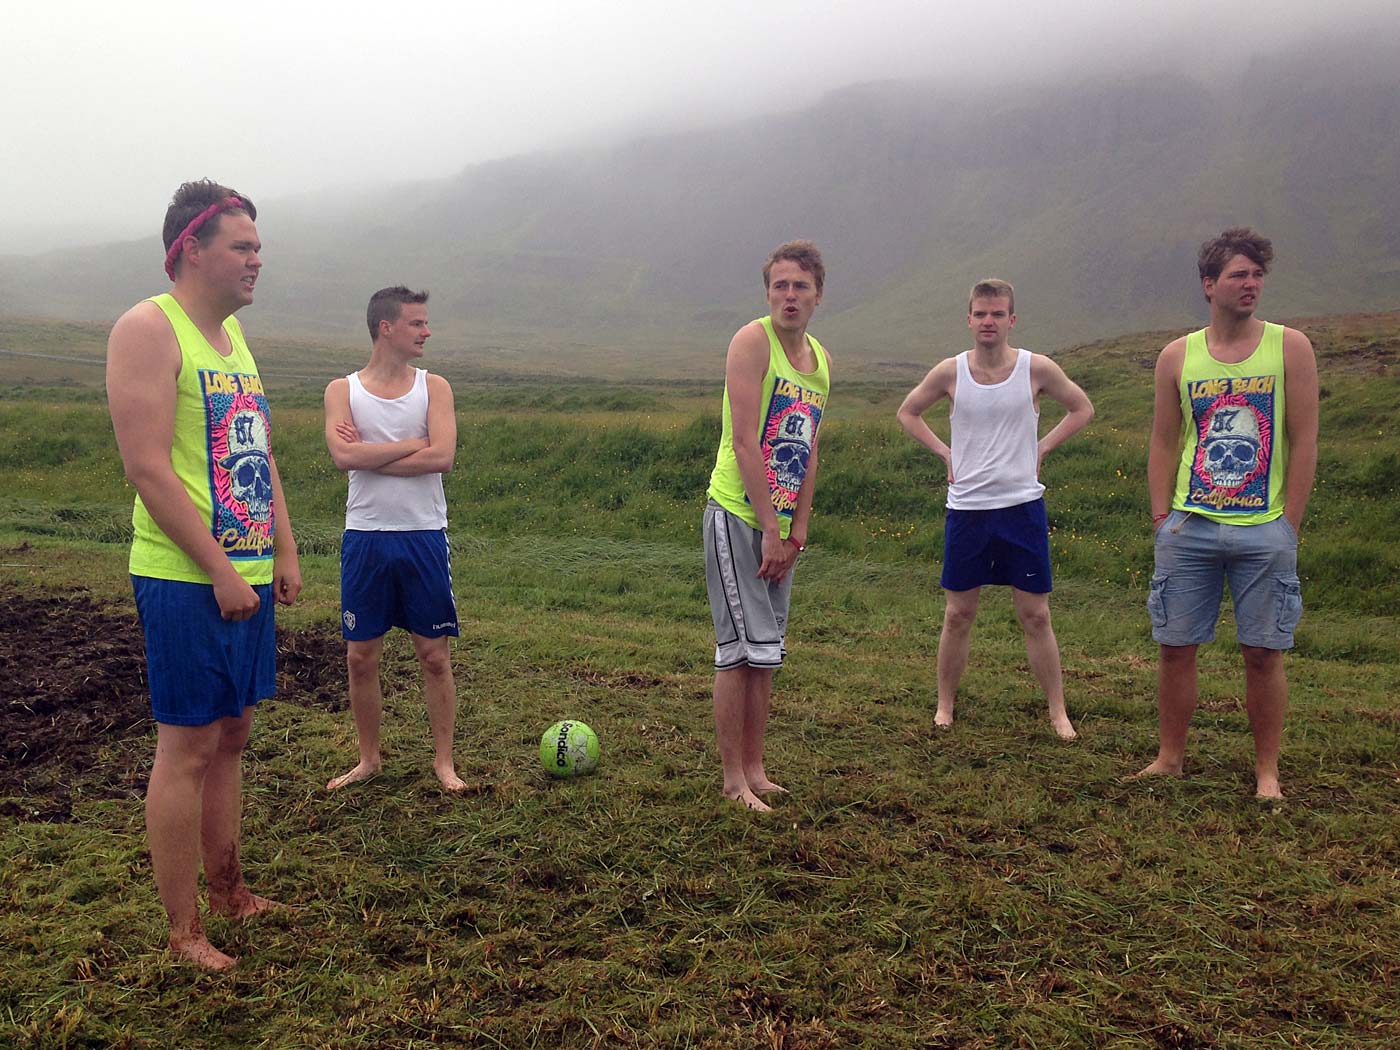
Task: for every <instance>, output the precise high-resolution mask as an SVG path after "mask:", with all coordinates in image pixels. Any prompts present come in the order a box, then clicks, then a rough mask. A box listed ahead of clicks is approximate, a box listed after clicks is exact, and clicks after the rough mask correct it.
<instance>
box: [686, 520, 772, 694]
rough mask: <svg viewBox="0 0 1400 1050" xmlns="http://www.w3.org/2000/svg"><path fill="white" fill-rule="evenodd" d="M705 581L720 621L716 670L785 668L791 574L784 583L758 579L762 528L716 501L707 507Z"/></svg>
mask: <svg viewBox="0 0 1400 1050" xmlns="http://www.w3.org/2000/svg"><path fill="white" fill-rule="evenodd" d="M702 532H703V535H704V538H705V585H706V587H707V588H708V590H709V593H710V615H711V617H712V618H713V619H714V622H715V670H717V671H728V670H732V669H733V668H736V667H744V666H748V667H781V666H782V665H783V657H784V656H786V655H787V649H786V648H784V646H783V636H784V634H785V632H786V631H787V618H788V602H789V599H790V598H791V596H792V573H791V572H789V573H788V574H787V575H786V576H784V577H783V582H782V583H773V582H772V581H771V580H760V579H759V578H758V567H759V566H760V565H762V564H763V533H762V531H761V530H759V529H755V528H753V527H752V526H751V525H749V524H748V523H747V522H746V521H744V519H743V518H740V517H738V516H737V515H735V514H731V513H730V512H729V511H727V510H725V509H724V508H723V507H721V506H720V505H719V504H718V503H716V502H715V501H714V500H710V502H709V503H708V504H707V505H706V506H705V523H704V527H703V529H702Z"/></svg>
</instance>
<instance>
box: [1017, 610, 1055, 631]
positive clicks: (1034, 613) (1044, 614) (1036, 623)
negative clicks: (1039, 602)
mask: <svg viewBox="0 0 1400 1050" xmlns="http://www.w3.org/2000/svg"><path fill="white" fill-rule="evenodd" d="M1016 619H1018V620H1020V621H1021V630H1023V631H1025V632H1026V633H1027V634H1044V633H1045V632H1046V631H1048V630H1050V610H1049V609H1046V608H1041V607H1039V606H1037V607H1035V608H1033V609H1017V610H1016Z"/></svg>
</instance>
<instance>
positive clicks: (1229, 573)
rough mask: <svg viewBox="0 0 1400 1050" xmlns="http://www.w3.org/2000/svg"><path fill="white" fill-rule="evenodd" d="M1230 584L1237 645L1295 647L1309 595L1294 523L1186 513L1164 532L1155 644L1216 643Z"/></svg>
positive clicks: (1153, 609)
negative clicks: (1237, 521) (1236, 521)
mask: <svg viewBox="0 0 1400 1050" xmlns="http://www.w3.org/2000/svg"><path fill="white" fill-rule="evenodd" d="M1227 579H1228V580H1229V581H1230V600H1231V602H1232V603H1233V604H1234V606H1235V639H1236V640H1237V641H1238V642H1239V643H1240V644H1241V645H1250V646H1254V647H1256V648H1259V649H1291V648H1293V630H1294V628H1296V627H1297V626H1298V620H1299V618H1301V617H1302V615H1303V596H1302V591H1301V588H1300V586H1299V583H1298V534H1297V533H1296V532H1294V531H1293V526H1292V525H1290V524H1289V523H1288V519H1287V518H1284V517H1278V518H1275V519H1274V520H1273V521H1268V522H1265V523H1264V524H1262V525H1226V524H1224V523H1222V522H1217V521H1212V520H1211V519H1210V518H1204V517H1202V516H1201V515H1199V514H1191V513H1189V512H1187V511H1184V510H1174V511H1172V512H1171V514H1170V515H1169V516H1168V517H1167V520H1166V521H1164V522H1162V524H1161V525H1159V526H1158V527H1157V540H1156V564H1155V566H1154V569H1153V573H1152V587H1151V589H1150V590H1149V591H1148V592H1147V611H1148V613H1149V614H1150V615H1151V617H1152V638H1153V640H1154V641H1156V642H1158V643H1159V644H1161V645H1200V644H1201V643H1203V642H1209V641H1211V640H1212V639H1213V638H1214V637H1215V623H1216V621H1217V620H1218V619H1219V618H1220V600H1221V598H1222V597H1223V595H1224V592H1225V581H1226V580H1227Z"/></svg>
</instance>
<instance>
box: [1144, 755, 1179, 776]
mask: <svg viewBox="0 0 1400 1050" xmlns="http://www.w3.org/2000/svg"><path fill="white" fill-rule="evenodd" d="M1179 776H1181V763H1180V762H1163V761H1162V760H1161V759H1160V758H1159V759H1157V761H1156V762H1153V763H1152V764H1151V765H1150V766H1147V767H1145V768H1143V769H1139V770H1138V771H1137V772H1136V773H1134V774H1133V776H1132V778H1133V779H1134V780H1136V779H1137V778H1138V777H1179Z"/></svg>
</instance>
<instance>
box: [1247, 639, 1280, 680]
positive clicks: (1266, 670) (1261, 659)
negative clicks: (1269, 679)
mask: <svg viewBox="0 0 1400 1050" xmlns="http://www.w3.org/2000/svg"><path fill="white" fill-rule="evenodd" d="M1240 654H1241V655H1242V656H1243V657H1244V669H1245V673H1246V674H1272V673H1273V672H1274V671H1275V670H1276V669H1277V668H1279V667H1280V666H1281V665H1282V664H1283V652H1282V650H1279V649H1261V648H1260V647H1259V646H1257V645H1242V646H1240Z"/></svg>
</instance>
